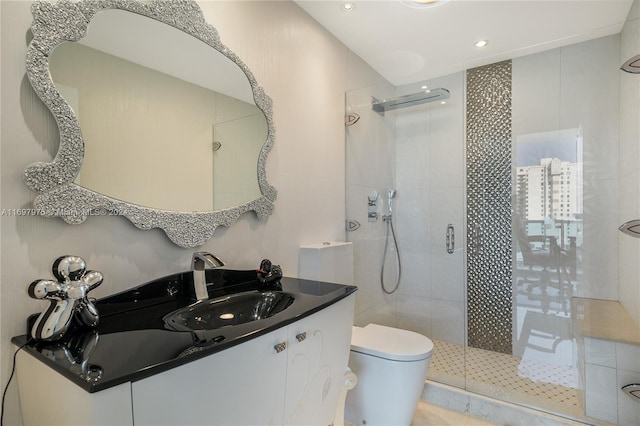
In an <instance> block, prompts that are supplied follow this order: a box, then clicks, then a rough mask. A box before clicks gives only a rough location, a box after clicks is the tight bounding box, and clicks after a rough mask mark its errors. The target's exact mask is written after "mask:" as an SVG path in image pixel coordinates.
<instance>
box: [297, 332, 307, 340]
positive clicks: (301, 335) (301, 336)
mask: <svg viewBox="0 0 640 426" xmlns="http://www.w3.org/2000/svg"><path fill="white" fill-rule="evenodd" d="M306 338H307V333H306V332H304V331H303V332H302V333H300V334H297V335H296V340H297V341H298V342H302V341H303V340H304V339H306Z"/></svg>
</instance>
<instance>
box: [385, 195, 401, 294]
mask: <svg viewBox="0 0 640 426" xmlns="http://www.w3.org/2000/svg"><path fill="white" fill-rule="evenodd" d="M395 196H396V190H395V189H393V188H390V189H389V192H387V201H388V203H387V204H388V208H389V211H388V214H386V215H383V216H382V220H383V221H384V222H387V231H386V234H385V240H384V250H383V255H382V267H381V268H380V285H381V286H382V291H384V292H385V293H387V294H393V293H395V291H396V290H397V289H398V286H399V285H400V277H401V276H402V264H401V262H400V250H399V249H398V240H397V239H396V231H395V229H394V228H393V222H392V215H393V199H394V198H395ZM389 229H391V236H392V237H393V245H394V246H395V249H396V250H395V251H396V260H397V262H398V263H397V266H398V272H397V275H396V282H395V285H394V287H393V289H391V290H387V288H386V287H385V285H384V265H385V263H386V261H387V248H388V244H389Z"/></svg>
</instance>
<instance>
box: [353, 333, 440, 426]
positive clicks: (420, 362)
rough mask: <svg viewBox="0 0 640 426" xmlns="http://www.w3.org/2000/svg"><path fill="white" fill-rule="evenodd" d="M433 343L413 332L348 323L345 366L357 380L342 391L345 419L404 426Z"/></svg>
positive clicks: (412, 409)
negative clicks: (348, 349) (348, 346)
mask: <svg viewBox="0 0 640 426" xmlns="http://www.w3.org/2000/svg"><path fill="white" fill-rule="evenodd" d="M432 352H433V342H432V341H431V340H429V339H428V338H427V337H425V336H423V335H421V334H418V333H415V332H413V331H407V330H401V329H397V328H391V327H385V326H381V325H377V324H369V325H367V326H365V327H355V326H354V327H353V334H352V337H351V354H350V356H349V368H351V370H352V371H353V372H354V373H355V374H356V376H357V378H358V384H357V385H356V386H355V388H354V389H352V390H350V391H349V392H348V393H347V400H346V405H345V420H346V421H347V422H349V423H352V424H354V425H356V426H359V425H365V424H366V425H368V426H371V425H393V426H401V425H409V424H411V420H412V418H413V415H414V412H415V410H416V407H417V405H418V402H419V401H420V396H421V395H422V390H423V388H424V381H425V379H426V378H427V368H429V362H430V361H431V354H432Z"/></svg>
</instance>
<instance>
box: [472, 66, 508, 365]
mask: <svg viewBox="0 0 640 426" xmlns="http://www.w3.org/2000/svg"><path fill="white" fill-rule="evenodd" d="M467 235H468V237H467V299H468V304H467V317H468V342H469V346H471V347H474V348H480V349H487V350H491V351H497V352H501V353H506V354H510V353H512V318H511V316H512V290H511V279H512V270H511V269H512V265H511V61H504V62H499V63H496V64H492V65H487V66H483V67H479V68H474V69H470V70H468V71H467Z"/></svg>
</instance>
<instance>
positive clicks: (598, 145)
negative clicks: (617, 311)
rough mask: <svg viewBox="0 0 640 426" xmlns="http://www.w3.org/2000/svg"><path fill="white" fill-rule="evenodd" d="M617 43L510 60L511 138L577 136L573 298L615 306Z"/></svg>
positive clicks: (573, 47)
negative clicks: (579, 205)
mask: <svg viewBox="0 0 640 426" xmlns="http://www.w3.org/2000/svg"><path fill="white" fill-rule="evenodd" d="M618 51H619V36H610V37H604V38H600V39H596V40H592V41H588V42H584V43H579V44H575V45H571V46H566V47H563V48H559V49H554V50H550V51H547V52H543V53H538V54H535V55H530V56H525V57H521V58H517V59H514V60H513V97H512V99H513V100H512V102H513V122H512V125H513V135H514V137H517V136H518V135H525V134H532V133H543V132H549V131H557V130H566V129H581V131H582V134H583V159H582V160H583V181H584V182H583V191H584V192H583V200H584V201H583V209H584V222H583V223H584V226H583V241H584V245H583V247H582V258H581V259H579V260H578V261H579V263H580V267H581V268H582V270H583V275H582V276H581V277H580V280H579V282H578V283H577V284H576V288H575V292H574V294H573V295H574V296H582V297H593V298H600V299H609V300H617V299H618V286H617V282H618V262H617V259H618V256H617V253H618V230H617V227H618V225H617V221H618V217H617V216H618V215H617V210H618V207H617V206H618V177H617V169H618V82H619V77H620V76H619V74H620V72H619V70H618V69H617V68H616V67H615V64H617V63H618Z"/></svg>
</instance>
